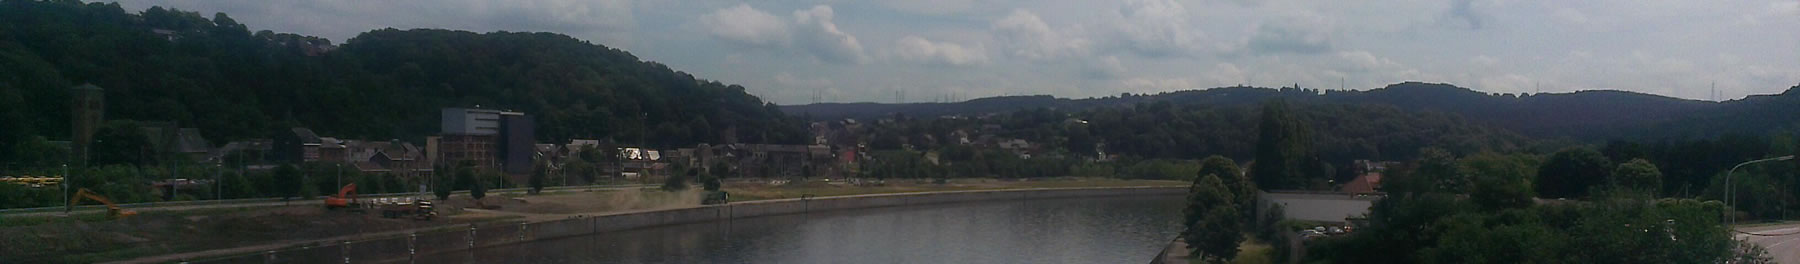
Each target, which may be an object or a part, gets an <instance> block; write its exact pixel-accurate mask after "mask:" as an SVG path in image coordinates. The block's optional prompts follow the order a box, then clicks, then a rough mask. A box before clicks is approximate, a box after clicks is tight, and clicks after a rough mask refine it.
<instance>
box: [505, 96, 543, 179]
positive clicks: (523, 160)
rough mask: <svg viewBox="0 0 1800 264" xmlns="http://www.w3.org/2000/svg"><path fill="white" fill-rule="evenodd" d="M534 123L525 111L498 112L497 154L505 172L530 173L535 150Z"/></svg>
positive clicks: (535, 131)
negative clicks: (498, 135) (498, 134)
mask: <svg viewBox="0 0 1800 264" xmlns="http://www.w3.org/2000/svg"><path fill="white" fill-rule="evenodd" d="M536 125H537V124H536V123H535V122H533V121H532V119H531V116H528V115H525V113H519V112H502V113H500V137H499V141H500V142H499V147H500V148H499V151H500V153H499V154H500V162H501V167H502V168H503V170H504V171H505V172H506V174H509V175H529V174H531V166H532V160H531V159H532V156H533V154H534V153H536V152H537V149H536V148H537V137H536V136H535V135H536V133H537V126H536Z"/></svg>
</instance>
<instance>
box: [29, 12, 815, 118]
mask: <svg viewBox="0 0 1800 264" xmlns="http://www.w3.org/2000/svg"><path fill="white" fill-rule="evenodd" d="M248 28H249V27H248V26H246V25H243V24H240V23H238V22H236V21H235V20H233V19H232V18H231V17H230V16H228V15H226V14H223V13H220V14H214V15H212V16H211V18H207V17H203V16H201V15H200V14H197V13H193V12H185V11H180V10H172V9H165V8H161V7H153V8H150V9H148V10H145V11H143V12H139V13H132V12H127V11H125V10H124V9H122V8H121V7H120V6H119V5H118V4H116V3H81V2H79V1H72V0H56V1H24V0H7V1H4V2H3V3H0V73H3V74H0V124H5V125H4V129H0V142H21V141H23V140H25V139H30V138H34V137H43V138H44V139H48V140H67V139H68V137H69V136H68V135H69V129H70V128H69V127H70V125H69V109H70V107H69V106H68V104H69V102H70V96H69V88H71V87H74V86H76V85H81V84H84V83H91V84H94V85H97V86H99V87H101V88H104V89H105V98H106V118H107V119H111V120H141V121H174V122H179V124H181V126H184V127H197V128H200V130H201V131H202V133H203V134H204V135H205V136H206V137H207V138H208V139H209V140H211V141H213V142H212V143H213V144H221V143H222V142H223V141H227V140H237V139H247V138H266V137H267V136H268V135H269V133H271V131H276V130H278V129H279V128H285V127H291V126H305V127H311V128H312V129H313V130H315V131H318V132H319V133H320V134H321V135H330V136H336V137H341V138H366V139H377V140H379V139H389V138H399V139H405V140H412V141H418V140H419V139H421V138H423V137H424V136H426V135H431V134H435V133H437V130H438V129H439V125H438V122H439V118H438V109H439V108H443V107H474V106H480V107H483V108H494V109H506V110H516V111H522V112H526V113H528V114H531V115H534V116H536V120H537V124H538V129H537V133H538V135H537V137H538V139H539V140H540V141H563V142H566V140H567V139H571V138H614V139H616V140H618V141H620V142H625V143H632V144H636V143H637V142H639V141H642V142H645V143H647V144H649V145H654V146H675V145H689V144H693V143H697V142H721V141H724V140H725V139H727V138H735V139H737V140H739V141H742V142H747V143H755V142H774V143H797V142H800V141H802V140H804V139H805V138H806V135H805V133H806V132H805V130H804V127H805V126H804V125H803V123H800V122H801V121H800V120H798V119H795V118H790V117H788V116H786V115H783V114H782V113H781V112H780V111H779V110H778V109H777V107H776V106H775V105H773V104H769V103H766V102H764V101H762V100H761V99H759V98H757V97H755V96H752V95H750V94H747V93H745V92H744V87H742V86H738V85H730V84H724V83H719V82H716V81H709V80H704V79H699V78H696V77H694V76H692V75H689V74H687V73H684V72H680V71H676V70H673V69H670V68H669V67H668V66H665V65H663V64H660V63H656V62H650V61H644V60H643V59H640V58H638V57H636V56H633V55H632V54H631V53H629V52H625V51H622V50H619V49H615V48H610V47H607V46H604V45H601V44H597V43H590V42H587V41H583V40H579V39H575V38H572V37H569V36H565V35H560V34H554V33H514V32H493V33H472V32H466V31H453V30H437V29H415V30H395V29H378V30H374V31H370V32H367V33H363V34H360V35H358V36H356V37H355V38H352V39H350V40H348V41H346V42H345V43H343V44H342V45H341V46H332V45H331V43H330V41H329V40H326V39H321V38H317V37H312V36H302V35H295V34H287V33H275V32H271V31H267V30H263V31H257V32H251V31H249V29H248ZM726 133H730V134H726ZM0 149H11V148H10V146H0Z"/></svg>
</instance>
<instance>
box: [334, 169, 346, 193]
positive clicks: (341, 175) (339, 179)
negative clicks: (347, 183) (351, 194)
mask: <svg viewBox="0 0 1800 264" xmlns="http://www.w3.org/2000/svg"><path fill="white" fill-rule="evenodd" d="M335 186H337V187H338V188H343V187H344V164H343V163H338V164H337V185H335Z"/></svg>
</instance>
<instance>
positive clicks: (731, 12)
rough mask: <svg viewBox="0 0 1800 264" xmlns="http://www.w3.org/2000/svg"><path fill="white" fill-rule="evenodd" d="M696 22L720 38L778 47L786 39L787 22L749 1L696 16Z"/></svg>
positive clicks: (787, 36) (786, 41)
mask: <svg viewBox="0 0 1800 264" xmlns="http://www.w3.org/2000/svg"><path fill="white" fill-rule="evenodd" d="M700 25H701V26H703V27H705V28H706V29H707V33H711V34H712V36H713V37H717V38H719V39H721V40H725V41H731V42H737V43H741V44H746V45H751V46H759V47H782V46H787V45H788V42H789V33H788V24H787V21H785V20H782V19H781V18H780V17H776V16H775V15H771V14H769V13H767V12H763V11H762V10H756V8H752V7H750V4H738V5H737V6H732V7H730V8H726V9H719V10H718V11H714V12H712V13H709V14H706V15H701V16H700Z"/></svg>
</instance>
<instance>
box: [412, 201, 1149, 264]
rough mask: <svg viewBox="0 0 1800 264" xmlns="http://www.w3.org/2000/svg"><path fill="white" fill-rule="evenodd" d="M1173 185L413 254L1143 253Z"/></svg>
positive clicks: (817, 258)
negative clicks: (1115, 193) (1166, 189)
mask: <svg viewBox="0 0 1800 264" xmlns="http://www.w3.org/2000/svg"><path fill="white" fill-rule="evenodd" d="M1182 202H1183V201H1182V199H1181V197H1180V196H1176V195H1159V196H1137V197H1104V198H1065V199H1043V200H1015V201H994V202H976V203H959V204H944V205H926V206H907V207H888V208H874V209H858V210H844V211H835V212H823V213H813V214H803V215H785V216H770V217H757V218H744V219H735V220H730V221H718V222H711V223H699V224H687V225H674V226H663V227H653V228H647V229H638V230H630V231H620V232H609V233H602V234H597V235H592V236H582V237H572V238H563V239H553V240H545V241H537V242H530V243H523V244H515V245H509V246H500V247H491V248H483V249H478V250H473V251H467V252H457V253H446V254H439V255H431V256H422V258H421V259H419V260H418V261H417V263H1147V262H1149V261H1150V259H1151V258H1153V257H1155V256H1156V254H1157V253H1159V252H1160V251H1161V250H1162V247H1163V246H1165V245H1167V243H1168V242H1169V239H1171V238H1174V237H1175V234H1176V233H1177V232H1178V231H1179V230H1180V219H1181V206H1182Z"/></svg>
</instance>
